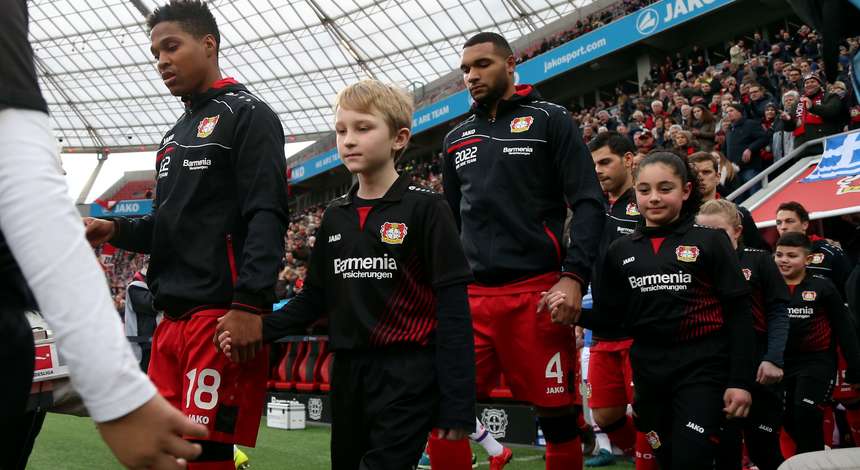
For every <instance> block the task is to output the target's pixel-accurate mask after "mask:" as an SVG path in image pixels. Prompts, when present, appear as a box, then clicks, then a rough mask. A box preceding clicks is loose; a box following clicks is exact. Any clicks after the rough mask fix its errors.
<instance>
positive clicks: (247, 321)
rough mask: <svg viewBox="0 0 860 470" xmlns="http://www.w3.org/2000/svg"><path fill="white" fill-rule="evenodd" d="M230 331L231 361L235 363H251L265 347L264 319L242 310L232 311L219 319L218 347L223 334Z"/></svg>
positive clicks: (216, 338) (217, 331) (216, 337)
mask: <svg viewBox="0 0 860 470" xmlns="http://www.w3.org/2000/svg"><path fill="white" fill-rule="evenodd" d="M225 331H229V332H230V334H229V336H230V352H231V353H230V359H231V360H232V361H233V362H246V361H250V360H251V359H253V358H254V356H256V355H257V352H258V351H259V350H260V349H262V347H263V317H261V316H260V315H257V314H254V313H248V312H245V311H242V310H230V311H229V312H227V314H226V315H224V316H223V317H221V318H219V319H218V328H217V330H216V332H215V338H213V340H214V341H215V343H216V345H220V341H219V340H218V339H219V338H218V337H219V336H220V335H221V333H223V332H225Z"/></svg>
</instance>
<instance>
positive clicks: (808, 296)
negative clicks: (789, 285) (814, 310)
mask: <svg viewBox="0 0 860 470" xmlns="http://www.w3.org/2000/svg"><path fill="white" fill-rule="evenodd" d="M815 296H816V294H815V291H814V290H805V291H803V293H802V294H801V297H803V300H805V301H807V302H814V301H815Z"/></svg>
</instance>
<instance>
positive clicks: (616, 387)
mask: <svg viewBox="0 0 860 470" xmlns="http://www.w3.org/2000/svg"><path fill="white" fill-rule="evenodd" d="M632 344H633V340H632V339H624V340H619V341H606V340H597V343H596V344H595V345H594V346H592V347H591V349H590V350H589V357H588V384H589V387H590V388H591V396H590V397H589V398H588V406H589V407H591V408H613V407H618V406H626V405H627V404H628V403H633V369H632V368H631V367H630V345H632Z"/></svg>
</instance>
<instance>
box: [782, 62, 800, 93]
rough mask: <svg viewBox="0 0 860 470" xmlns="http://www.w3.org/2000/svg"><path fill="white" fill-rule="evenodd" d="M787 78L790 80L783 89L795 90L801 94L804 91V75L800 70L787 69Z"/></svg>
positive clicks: (793, 67)
mask: <svg viewBox="0 0 860 470" xmlns="http://www.w3.org/2000/svg"><path fill="white" fill-rule="evenodd" d="M786 76H787V77H788V79H787V80H786V81H785V83H784V84H783V89H784V90H786V91H788V90H794V91H797V92H800V91H801V90H802V89H803V74H801V73H800V69H799V68H797V67H795V66H791V67H788V68H787V69H786Z"/></svg>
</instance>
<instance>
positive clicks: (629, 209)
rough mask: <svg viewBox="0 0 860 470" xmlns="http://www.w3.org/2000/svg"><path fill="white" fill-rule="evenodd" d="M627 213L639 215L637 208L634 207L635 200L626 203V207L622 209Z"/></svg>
mask: <svg viewBox="0 0 860 470" xmlns="http://www.w3.org/2000/svg"><path fill="white" fill-rule="evenodd" d="M624 213H625V214H627V215H639V208H638V207H636V203H635V202H631V203H629V204H627V209H626V210H625V211H624Z"/></svg>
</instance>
